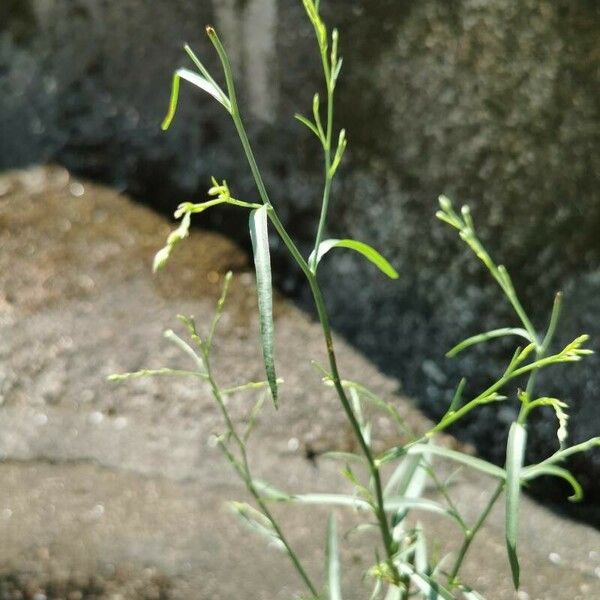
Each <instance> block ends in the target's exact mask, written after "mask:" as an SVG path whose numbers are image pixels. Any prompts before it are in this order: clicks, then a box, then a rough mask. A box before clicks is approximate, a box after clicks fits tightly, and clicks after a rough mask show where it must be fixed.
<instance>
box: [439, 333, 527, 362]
mask: <svg viewBox="0 0 600 600" xmlns="http://www.w3.org/2000/svg"><path fill="white" fill-rule="evenodd" d="M508 335H517V336H520V337H523V338H525V339H526V340H527V341H528V342H531V341H532V340H531V337H530V335H529V334H528V333H527V331H526V330H525V329H521V328H519V327H503V328H502V329H494V330H493V331H488V332H486V333H480V334H479V335H474V336H472V337H470V338H467V339H466V340H463V341H462V342H460V344H457V345H456V346H454V348H451V349H450V350H448V352H446V356H447V357H448V358H452V357H453V356H456V355H457V354H458V353H459V352H462V351H463V350H464V349H465V348H468V347H469V346H474V345H475V344H480V343H481V342H487V341H488V340H491V339H494V338H499V337H505V336H508Z"/></svg>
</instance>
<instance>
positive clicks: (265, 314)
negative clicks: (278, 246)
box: [250, 206, 277, 408]
mask: <svg viewBox="0 0 600 600" xmlns="http://www.w3.org/2000/svg"><path fill="white" fill-rule="evenodd" d="M250 237H251V239H252V249H253V252H254V266H255V268H256V291H257V294H258V313H259V319H260V324H259V325H260V342H261V346H262V353H263V360H264V364H265V371H266V373H267V381H268V382H269V387H270V388H271V396H272V397H273V403H274V404H275V407H276V408H277V375H276V374H275V359H274V357H273V330H274V325H273V285H272V281H271V257H270V252H269V233H268V229H267V207H266V206H261V208H258V209H256V210H253V211H252V212H251V213H250Z"/></svg>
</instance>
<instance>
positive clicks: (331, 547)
mask: <svg viewBox="0 0 600 600" xmlns="http://www.w3.org/2000/svg"><path fill="white" fill-rule="evenodd" d="M325 561H326V563H327V564H326V569H327V591H328V594H329V600H342V588H341V576H340V553H339V548H338V538H337V527H336V524H335V518H334V517H333V515H331V516H330V517H329V522H328V524H327V546H326V550H325Z"/></svg>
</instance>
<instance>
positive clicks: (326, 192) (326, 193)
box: [311, 62, 334, 273]
mask: <svg viewBox="0 0 600 600" xmlns="http://www.w3.org/2000/svg"><path fill="white" fill-rule="evenodd" d="M324 64H326V62H325V63H324ZM326 76H327V75H326ZM327 87H328V89H327V133H326V137H325V144H324V149H325V152H324V155H325V187H324V188H323V200H322V203H321V215H320V217H319V226H318V228H317V235H316V238H315V248H314V253H313V262H312V265H311V270H312V272H313V273H314V272H315V271H316V268H317V261H318V251H319V246H320V245H321V241H322V240H323V235H324V233H325V224H326V223H327V214H328V211H329V198H330V197H331V186H332V183H333V176H332V173H331V162H332V161H331V142H332V136H333V93H334V90H333V87H332V85H330V84H329V82H328V86H327Z"/></svg>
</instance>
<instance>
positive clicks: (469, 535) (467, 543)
mask: <svg viewBox="0 0 600 600" xmlns="http://www.w3.org/2000/svg"><path fill="white" fill-rule="evenodd" d="M503 489H504V481H501V482H500V483H499V484H498V486H497V487H496V490H495V491H494V493H493V494H492V497H491V498H490V499H489V501H488V503H487V505H486V507H485V508H484V509H483V512H482V513H481V514H480V515H479V518H478V519H477V522H476V523H475V525H473V527H472V528H471V529H469V530H468V531H466V532H465V538H464V541H463V544H462V546H461V548H460V550H459V552H458V556H457V557H456V561H455V562H454V566H453V567H452V570H451V571H450V575H449V576H448V583H449V584H450V585H452V584H454V583H455V582H456V578H457V576H458V572H459V571H460V568H461V566H462V564H463V562H464V560H465V557H466V555H467V552H468V551H469V548H470V547H471V543H472V542H473V540H474V539H475V536H476V535H477V532H478V531H479V530H480V529H481V527H482V525H483V524H484V523H485V521H486V519H487V518H488V516H489V514H490V512H491V511H492V508H493V507H494V504H496V501H497V500H498V498H499V497H500V494H501V493H502V490H503Z"/></svg>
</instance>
